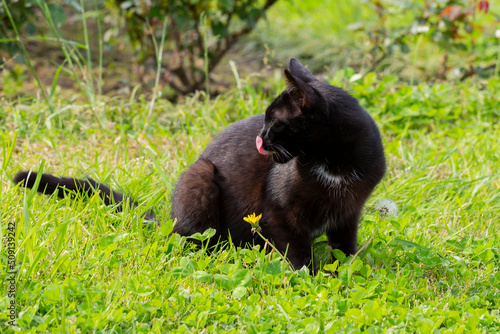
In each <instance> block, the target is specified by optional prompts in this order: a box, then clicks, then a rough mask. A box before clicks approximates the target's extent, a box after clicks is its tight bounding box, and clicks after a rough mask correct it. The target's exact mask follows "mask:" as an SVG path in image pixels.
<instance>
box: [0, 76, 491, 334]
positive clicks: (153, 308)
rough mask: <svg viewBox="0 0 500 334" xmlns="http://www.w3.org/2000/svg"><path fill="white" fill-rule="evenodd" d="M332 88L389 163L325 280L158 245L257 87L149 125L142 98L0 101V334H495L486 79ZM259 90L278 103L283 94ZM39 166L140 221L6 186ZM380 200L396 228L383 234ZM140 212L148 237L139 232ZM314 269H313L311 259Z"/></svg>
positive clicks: (387, 227)
mask: <svg viewBox="0 0 500 334" xmlns="http://www.w3.org/2000/svg"><path fill="white" fill-rule="evenodd" d="M350 79H352V81H353V82H350ZM329 81H330V82H331V83H332V84H336V85H340V86H342V87H345V88H347V89H348V90H350V91H351V92H352V94H354V96H356V97H357V98H358V99H359V100H360V102H361V104H362V105H364V106H365V107H366V108H367V109H368V110H369V111H370V112H371V114H372V115H373V116H374V117H375V119H376V120H377V122H378V124H379V126H380V129H381V132H382V134H383V139H384V142H385V147H386V155H387V160H388V173H387V176H386V177H385V179H384V180H383V182H382V183H381V184H380V185H379V186H378V187H377V189H376V191H375V192H374V194H373V195H372V197H371V198H370V199H369V201H368V203H367V205H366V208H365V213H364V215H363V217H362V222H361V227H360V234H359V238H358V243H359V247H360V248H361V247H363V246H365V248H364V250H363V251H362V252H361V253H360V254H359V255H358V256H357V257H356V258H354V259H353V258H348V259H343V261H342V263H340V264H339V267H338V275H336V276H335V275H332V273H331V272H328V271H320V272H319V273H318V274H317V275H316V276H311V275H309V274H307V273H306V272H305V271H298V272H297V273H292V272H291V271H290V270H289V269H288V267H287V266H286V265H285V263H283V262H282V261H281V259H280V258H279V256H277V255H276V254H266V252H264V251H262V250H260V249H239V248H236V247H234V246H232V245H230V246H229V247H228V248H227V249H224V250H221V251H219V252H217V253H215V254H208V253H206V252H204V251H203V250H197V249H194V248H193V247H191V246H190V244H189V243H187V242H186V241H187V239H186V238H183V237H182V238H181V237H179V236H173V237H171V238H168V237H167V235H168V233H169V232H170V231H171V228H172V221H171V220H170V219H169V205H170V200H169V198H170V194H171V191H172V189H173V187H174V184H175V182H176V179H177V178H178V176H179V174H180V173H181V172H182V171H184V170H185V169H186V168H187V167H188V165H189V164H190V163H192V162H193V161H195V159H196V158H197V156H198V155H199V154H200V153H201V152H202V150H203V148H204V147H205V146H206V145H207V144H208V143H209V141H210V140H211V138H212V137H213V136H214V135H215V134H217V133H218V132H220V131H221V130H223V129H224V128H225V127H226V126H227V125H228V124H229V123H231V122H233V121H236V120H238V119H242V118H244V117H248V116H250V115H253V114H258V113H261V112H263V111H264V110H265V107H266V106H267V104H268V103H269V102H270V101H271V99H272V96H268V95H265V94H262V93H260V92H261V91H262V87H252V86H251V85H250V84H248V82H245V81H243V82H242V88H241V91H236V90H235V91H231V92H229V93H227V94H224V95H221V96H219V97H217V98H216V99H214V100H210V101H206V100H205V99H203V97H202V96H194V97H192V98H187V99H185V100H183V101H181V102H180V103H179V104H177V105H172V104H170V103H168V102H165V101H164V100H157V102H156V103H155V105H154V108H153V109H152V112H151V118H150V119H149V121H148V112H149V107H150V106H149V103H148V101H146V100H142V99H140V98H139V99H137V100H136V99H132V100H131V101H121V100H111V99H105V98H103V99H101V100H100V102H99V103H98V104H97V105H96V106H95V107H93V108H92V107H90V106H88V105H85V104H81V105H79V104H76V103H75V102H73V103H68V102H65V101H57V100H56V99H54V100H53V106H52V107H53V109H54V110H56V112H55V113H52V112H51V111H50V108H49V107H48V106H47V104H46V103H45V102H43V101H38V100H34V101H31V102H23V101H22V100H18V101H8V100H1V101H0V130H1V137H0V147H1V148H2V155H1V157H2V158H1V166H2V171H1V172H0V179H1V184H2V191H1V193H0V210H1V220H0V222H1V226H2V236H3V238H4V239H5V235H6V233H7V230H6V229H7V223H15V224H16V242H17V246H16V250H17V257H16V261H17V269H18V275H17V296H16V303H17V311H18V318H17V323H18V326H19V327H16V328H13V327H7V326H4V324H6V322H7V321H8V319H7V311H6V310H7V305H8V302H9V299H8V298H7V296H6V294H5V293H1V294H0V322H1V323H2V326H1V327H0V328H1V330H2V331H5V332H9V331H14V330H17V331H21V330H22V331H23V332H25V331H29V330H31V331H33V332H37V331H41V332H60V331H64V332H70V333H73V332H110V333H122V332H158V333H160V332H186V331H188V332H237V333H240V332H248V333H258V332H283V333H293V332H307V333H313V332H327V333H334V332H338V333H340V332H342V333H343V332H353V333H356V332H371V333H381V332H393V333H395V332H398V333H412V332H420V333H429V332H434V333H461V332H471V333H474V332H477V333H485V332H488V333H494V332H499V331H500V312H499V311H498V310H499V309H500V305H499V302H498V301H499V300H500V290H499V286H500V272H499V270H498V268H499V264H500V227H499V222H498V217H499V216H500V178H499V171H500V142H499V140H498V138H500V125H499V122H498V121H499V116H500V114H499V110H500V105H499V104H500V102H498V100H497V97H498V96H499V94H500V88H499V87H500V82H499V80H498V79H490V80H489V81H488V82H486V81H485V82H465V83H463V84H459V85H452V84H436V85H433V86H431V85H420V86H414V87H410V86H405V85H404V84H401V83H399V82H398V79H397V78H396V77H393V76H386V77H383V78H377V77H376V76H375V75H367V76H366V77H365V78H364V79H363V80H362V81H359V80H358V81H356V80H354V78H352V73H351V72H350V71H343V72H338V73H337V75H336V76H335V77H333V78H331V79H330V80H329ZM261 85H266V87H267V88H269V87H271V88H270V91H272V92H273V94H275V93H277V92H278V91H279V90H280V89H282V88H283V87H284V82H283V81H277V80H274V79H271V81H270V82H267V83H262V84H261ZM146 125H147V126H146ZM14 138H16V139H14ZM40 166H42V167H43V171H46V172H50V173H54V174H57V175H74V176H77V177H84V176H90V177H92V178H95V179H98V180H101V181H102V182H106V183H108V184H111V185H112V186H114V187H115V188H116V189H118V190H121V191H124V192H126V193H127V194H130V195H132V196H133V197H135V198H136V199H137V200H138V201H139V202H140V203H142V205H141V206H140V207H139V208H137V209H134V210H126V211H125V212H123V213H117V212H115V211H114V210H113V208H111V207H106V206H104V205H103V204H102V203H101V202H100V200H99V198H98V197H97V196H96V197H93V198H91V199H89V200H86V201H84V200H82V199H79V198H77V199H63V200H58V199H56V198H55V197H46V196H40V195H36V194H35V193H34V192H33V191H30V190H24V189H20V188H18V187H16V186H14V185H13V184H12V183H11V178H12V176H13V175H14V173H15V172H17V171H18V170H20V169H29V168H34V170H41V169H42V167H40ZM383 199H390V200H392V201H394V202H395V203H396V204H397V205H398V210H399V215H397V216H392V217H386V218H381V217H379V215H378V212H377V210H376V209H375V208H376V203H377V202H378V201H380V200H383ZM149 208H153V210H154V211H155V212H156V214H157V215H158V217H159V219H160V220H161V221H162V222H163V226H162V227H161V228H159V229H154V230H147V229H144V228H143V227H142V226H141V220H140V215H141V213H142V212H143V211H144V210H147V209H149ZM242 218H243V217H242ZM249 228H250V227H249ZM320 241H321V239H320ZM2 247H3V248H2V253H1V256H0V263H1V264H0V278H1V279H2V281H5V278H6V277H7V273H6V270H7V267H6V263H7V253H6V247H5V244H2ZM316 253H317V255H318V256H323V257H324V256H325V249H324V247H322V244H321V242H318V244H317V245H316ZM335 266H336V265H333V266H332V265H330V266H327V267H326V269H332V268H333V267H335ZM5 290H6V284H4V285H3V286H2V291H5Z"/></svg>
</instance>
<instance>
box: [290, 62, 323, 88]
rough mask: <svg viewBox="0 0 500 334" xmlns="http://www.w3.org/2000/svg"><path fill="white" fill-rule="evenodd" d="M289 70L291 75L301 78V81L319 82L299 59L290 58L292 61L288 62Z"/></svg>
mask: <svg viewBox="0 0 500 334" xmlns="http://www.w3.org/2000/svg"><path fill="white" fill-rule="evenodd" d="M288 69H289V70H290V73H292V75H293V76H294V77H296V78H299V79H300V80H302V81H304V82H307V83H308V82H311V81H317V80H318V79H316V78H315V77H314V75H312V74H311V72H309V70H308V69H307V68H305V67H304V65H302V64H301V63H300V62H299V61H298V60H297V59H295V58H290V61H289V62H288Z"/></svg>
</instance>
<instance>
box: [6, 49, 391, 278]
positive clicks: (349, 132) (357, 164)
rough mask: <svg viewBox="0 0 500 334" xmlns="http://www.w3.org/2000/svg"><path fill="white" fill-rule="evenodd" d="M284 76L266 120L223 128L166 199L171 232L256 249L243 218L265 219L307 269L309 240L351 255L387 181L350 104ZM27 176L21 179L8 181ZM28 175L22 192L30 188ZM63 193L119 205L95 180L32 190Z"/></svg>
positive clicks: (309, 81)
mask: <svg viewBox="0 0 500 334" xmlns="http://www.w3.org/2000/svg"><path fill="white" fill-rule="evenodd" d="M285 75H286V78H287V80H288V82H289V87H288V88H287V89H286V90H285V91H284V92H283V93H282V94H281V95H280V96H278V97H277V98H276V99H275V100H274V101H273V102H272V103H271V105H270V106H269V107H268V108H267V110H266V113H265V115H258V116H254V117H250V118H247V119H244V120H242V121H239V122H237V123H235V124H233V125H231V126H229V127H228V128H227V129H226V130H224V131H223V132H221V133H220V134H219V135H218V136H217V137H216V138H215V139H214V141H213V142H212V143H211V144H210V145H209V146H208V147H207V148H206V149H205V151H204V152H203V154H202V155H201V156H200V158H199V160H198V161H196V162H195V163H194V164H193V165H191V167H189V169H188V170H187V171H186V172H184V173H183V174H182V175H181V177H180V179H179V181H178V183H177V186H176V188H175V191H174V194H173V197H172V218H173V219H176V223H175V225H174V228H173V233H179V234H181V235H191V234H193V233H196V232H200V233H201V232H204V231H205V230H206V229H207V228H214V229H216V231H217V232H216V236H215V238H213V239H214V240H221V239H222V240H225V239H228V238H229V235H230V236H231V239H232V240H233V242H234V243H236V244H239V245H246V244H248V243H250V244H263V241H262V240H261V239H260V237H258V236H257V235H254V234H252V232H251V226H250V224H248V223H247V222H245V221H243V217H245V216H247V215H249V214H251V213H256V214H260V213H262V216H263V217H262V220H261V223H260V226H261V228H262V233H263V235H264V236H266V237H267V238H269V239H271V240H272V241H273V242H274V243H275V244H276V247H277V248H278V249H279V250H280V251H283V252H284V251H285V250H287V256H288V258H289V259H290V261H291V262H292V264H293V265H294V267H296V268H300V267H302V266H303V265H309V264H310V261H311V244H312V240H313V239H314V238H315V237H316V236H318V235H320V234H323V233H326V234H327V236H328V240H329V243H330V245H331V246H332V247H335V248H339V249H340V250H342V251H343V252H344V253H346V254H348V255H349V254H353V253H354V252H355V251H356V236H357V229H358V222H359V219H360V215H361V211H362V208H363V205H364V203H365V201H366V200H367V198H368V196H369V195H370V194H371V192H372V191H373V189H374V188H375V186H376V185H377V184H378V183H379V182H380V180H381V179H382V177H383V176H384V174H385V157H384V149H383V146H382V140H381V138H380V133H379V131H378V129H377V126H376V125H375V122H374V121H373V119H372V118H371V117H370V115H369V114H368V113H367V112H366V111H365V110H364V109H363V108H362V107H361V106H360V105H359V103H358V101H357V100H356V99H355V98H354V97H352V96H351V95H349V94H348V93H347V92H345V91H344V90H342V89H341V88H338V87H334V86H330V85H327V84H324V83H322V82H320V81H318V80H317V79H316V78H315V77H314V76H313V75H312V74H311V73H310V72H309V71H308V70H307V69H306V68H305V67H304V66H302V64H300V63H299V62H298V61H297V60H295V59H291V60H290V64H289V69H288V70H285ZM257 136H259V137H260V138H261V142H262V144H261V147H260V148H259V149H257V148H256V142H255V141H256V137H257ZM257 145H259V144H257ZM259 152H260V153H259ZM266 152H273V153H272V154H269V155H263V154H264V153H266ZM261 153H262V154H261ZM26 176H27V174H26V172H21V173H19V174H17V175H16V178H15V179H14V182H16V183H17V182H20V181H23V180H26ZM32 177H33V178H34V177H35V176H33V173H32ZM32 177H30V179H29V180H28V182H27V184H26V186H28V187H30V185H31V186H33V182H34V179H32ZM32 180H33V181H32ZM60 187H63V188H66V189H69V190H72V191H74V192H77V191H79V192H82V191H83V192H91V191H95V190H96V189H98V190H99V191H100V192H101V197H102V198H103V199H104V201H105V202H106V203H107V204H109V203H112V201H110V198H112V199H114V202H116V203H119V202H120V201H121V200H122V199H123V195H121V194H118V193H116V192H112V191H111V190H110V189H109V188H108V187H106V186H103V185H99V184H97V183H95V181H92V180H87V181H82V180H76V179H72V178H55V177H53V176H50V175H43V176H42V179H41V182H40V186H39V188H38V190H39V191H41V192H45V193H53V192H54V191H55V190H56V189H57V188H60ZM62 193H64V192H62ZM111 194H112V195H111ZM151 217H152V216H151ZM151 217H150V218H151Z"/></svg>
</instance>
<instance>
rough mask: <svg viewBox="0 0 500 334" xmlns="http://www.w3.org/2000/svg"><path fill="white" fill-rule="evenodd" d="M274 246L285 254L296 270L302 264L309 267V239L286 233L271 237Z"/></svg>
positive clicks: (310, 254) (310, 257)
mask: <svg viewBox="0 0 500 334" xmlns="http://www.w3.org/2000/svg"><path fill="white" fill-rule="evenodd" d="M273 240H274V242H275V244H276V248H278V250H279V251H280V252H281V253H282V254H286V257H287V258H288V260H289V261H290V262H291V263H292V265H293V267H294V268H295V269H296V270H299V269H300V268H302V267H303V266H306V267H311V259H312V253H311V246H312V244H311V241H310V240H309V238H304V237H303V236H294V235H286V236H281V237H278V238H276V237H275V238H273Z"/></svg>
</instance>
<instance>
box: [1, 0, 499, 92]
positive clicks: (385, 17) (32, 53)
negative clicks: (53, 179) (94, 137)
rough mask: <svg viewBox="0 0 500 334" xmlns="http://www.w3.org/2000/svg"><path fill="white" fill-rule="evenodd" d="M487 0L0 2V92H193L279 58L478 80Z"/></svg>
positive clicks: (485, 70)
mask: <svg viewBox="0 0 500 334" xmlns="http://www.w3.org/2000/svg"><path fill="white" fill-rule="evenodd" d="M499 5H500V1H498V0H495V1H477V0H459V1H452V0H418V1H408V0H350V1H347V0H341V1H329V0H318V1H311V0H280V1H278V0H241V1H236V0H221V1H219V0H163V1H161V0H106V1H104V0H52V1H51V0H1V2H0V52H1V55H0V70H1V72H0V76H1V79H2V80H0V89H1V91H0V95H4V96H8V97H11V96H20V95H21V96H25V95H30V94H33V95H34V93H35V92H36V91H40V87H44V89H42V91H41V93H42V95H46V96H45V98H46V99H50V98H51V97H52V96H53V95H54V94H56V93H58V92H59V90H61V88H60V87H63V88H65V89H64V90H65V91H66V92H75V89H82V90H83V91H84V92H85V95H86V96H87V98H88V99H89V100H93V99H94V98H95V96H97V95H98V94H110V95H119V94H126V95H130V94H131V93H133V94H136V93H140V94H151V93H153V92H154V91H155V90H156V91H157V93H158V95H161V96H166V97H168V98H171V99H176V98H178V97H179V96H183V95H187V94H190V93H193V92H194V91H196V90H207V91H208V92H209V93H211V94H217V93H219V92H222V91H224V90H226V89H227V88H228V87H230V86H232V85H234V78H236V79H237V80H238V77H239V74H238V72H241V73H240V74H241V75H243V74H251V73H252V74H258V73H261V74H262V75H264V76H267V75H269V72H270V71H271V70H272V69H276V68H279V67H284V66H286V62H287V59H288V58H290V57H296V58H298V59H300V60H301V61H302V62H304V63H305V64H306V65H307V66H309V68H310V69H311V70H312V71H313V72H315V73H318V72H319V73H324V74H326V75H329V76H330V77H331V76H333V75H334V74H335V72H337V71H338V70H340V69H345V68H350V69H352V72H353V75H352V77H351V80H352V81H355V80H359V79H361V78H363V77H364V76H365V75H366V74H367V73H370V72H376V73H379V74H381V75H384V74H392V75H397V76H398V77H399V78H400V79H401V80H402V81H405V82H408V83H410V84H418V83H420V82H424V81H429V82H435V81H442V80H452V81H453V80H457V81H463V80H465V79H467V78H479V79H481V78H488V77H491V76H497V75H498V72H499V66H500V64H499V60H500V12H499V9H498V8H499ZM230 60H232V61H233V62H230ZM231 63H232V64H233V66H230V64H231ZM72 88H74V89H72ZM43 90H45V91H47V92H44V91H43ZM66 94H68V93H66ZM49 95H50V96H49ZM63 95H64V94H63ZM73 95H74V96H73V98H75V99H77V97H76V93H73Z"/></svg>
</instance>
